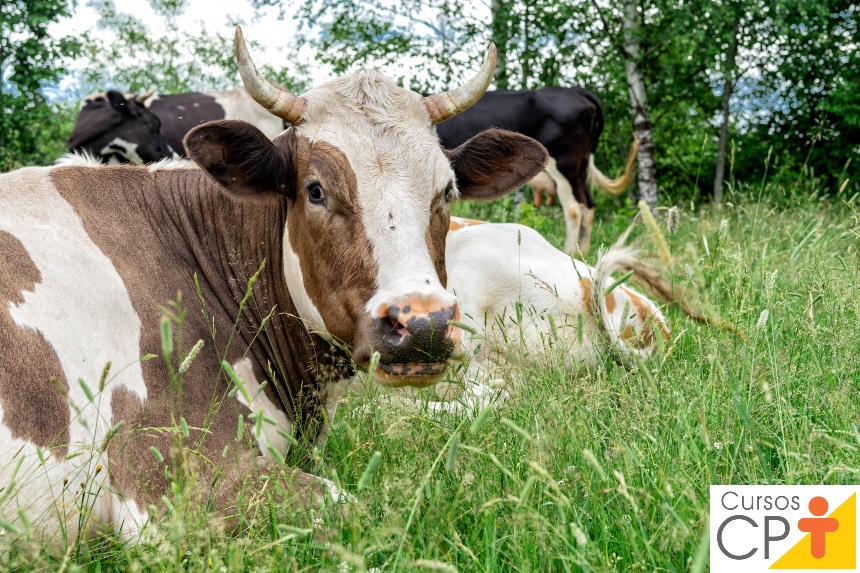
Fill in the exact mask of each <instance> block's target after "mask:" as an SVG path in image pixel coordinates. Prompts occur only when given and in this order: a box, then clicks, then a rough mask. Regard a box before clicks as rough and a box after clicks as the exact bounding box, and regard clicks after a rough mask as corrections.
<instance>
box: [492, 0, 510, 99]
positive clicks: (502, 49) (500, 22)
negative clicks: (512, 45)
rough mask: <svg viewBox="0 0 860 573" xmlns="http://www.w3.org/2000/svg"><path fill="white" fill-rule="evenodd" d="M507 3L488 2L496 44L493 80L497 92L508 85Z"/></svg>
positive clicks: (501, 0)
mask: <svg viewBox="0 0 860 573" xmlns="http://www.w3.org/2000/svg"><path fill="white" fill-rule="evenodd" d="M508 2H509V0H492V2H490V13H491V14H492V19H493V20H492V22H491V24H490V26H491V27H492V34H493V43H494V44H496V72H495V74H494V78H495V80H496V89H497V90H506V89H508V85H509V75H508V38H509V37H510V33H509V23H508V21H509V17H508V12H509V8H508Z"/></svg>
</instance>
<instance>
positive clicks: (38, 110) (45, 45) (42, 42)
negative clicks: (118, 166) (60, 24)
mask: <svg viewBox="0 0 860 573" xmlns="http://www.w3.org/2000/svg"><path fill="white" fill-rule="evenodd" d="M67 16H69V3H68V2H64V1H47V0H43V1H40V2H23V1H14V0H13V1H11V2H3V3H0V78H2V86H0V169H2V170H3V171H7V170H9V169H14V168H17V167H21V166H23V165H32V164H45V163H50V162H51V161H53V160H54V159H55V158H56V157H57V156H58V155H59V154H60V153H62V152H64V151H65V139H64V138H63V136H62V135H61V133H64V132H65V129H66V124H67V123H68V121H69V115H70V114H69V113H67V110H64V109H62V108H61V107H60V106H56V105H50V104H49V103H48V102H47V101H46V99H45V96H44V95H43V93H42V88H43V87H44V86H46V85H47V84H50V83H53V82H56V81H57V80H58V79H59V77H60V75H61V74H62V73H63V72H64V71H65V68H64V64H65V62H66V61H67V60H68V58H70V57H72V56H74V55H75V54H77V53H78V51H79V49H80V43H79V41H78V40H76V39H74V38H68V37H65V38H54V37H52V36H50V34H49V33H48V27H49V25H50V24H51V23H53V22H57V21H59V20H60V19H62V18H65V17H67Z"/></svg>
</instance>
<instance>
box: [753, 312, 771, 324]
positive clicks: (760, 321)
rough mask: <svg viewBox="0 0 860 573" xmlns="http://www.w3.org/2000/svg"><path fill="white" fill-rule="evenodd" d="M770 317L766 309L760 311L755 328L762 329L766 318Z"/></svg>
mask: <svg viewBox="0 0 860 573" xmlns="http://www.w3.org/2000/svg"><path fill="white" fill-rule="evenodd" d="M768 316H770V311H769V310H768V309H764V310H763V311H761V314H760V315H758V322H757V323H756V327H757V328H764V327H765V326H766V325H767V317H768Z"/></svg>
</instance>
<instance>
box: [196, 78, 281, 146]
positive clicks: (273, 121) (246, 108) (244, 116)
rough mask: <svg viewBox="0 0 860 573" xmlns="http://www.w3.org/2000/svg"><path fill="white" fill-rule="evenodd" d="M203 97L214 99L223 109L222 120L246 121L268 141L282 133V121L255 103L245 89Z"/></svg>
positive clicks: (209, 94) (209, 93)
mask: <svg viewBox="0 0 860 573" xmlns="http://www.w3.org/2000/svg"><path fill="white" fill-rule="evenodd" d="M204 95H208V96H210V97H213V98H215V103H217V104H218V105H220V106H221V107H222V108H223V109H224V119H241V120H243V121H247V122H248V123H250V124H252V125H254V126H256V127H257V129H259V130H260V131H262V132H263V133H264V134H265V135H266V137H268V138H269V139H274V138H276V137H277V136H279V135H280V134H281V133H283V132H284V120H282V119H281V118H278V117H275V116H273V115H272V114H271V113H269V112H268V110H266V108H264V107H263V106H261V105H260V104H258V103H257V102H255V101H254V100H253V98H251V96H250V95H248V92H247V91H246V90H245V88H236V89H234V90H228V91H224V92H205V93H204Z"/></svg>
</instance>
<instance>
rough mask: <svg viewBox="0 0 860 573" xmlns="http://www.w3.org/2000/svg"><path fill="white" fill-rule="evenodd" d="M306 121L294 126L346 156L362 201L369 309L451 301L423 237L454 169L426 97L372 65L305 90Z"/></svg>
mask: <svg viewBox="0 0 860 573" xmlns="http://www.w3.org/2000/svg"><path fill="white" fill-rule="evenodd" d="M304 97H305V98H306V100H307V105H306V108H305V112H304V117H305V119H306V121H305V122H304V123H302V124H301V125H299V126H298V127H297V128H296V129H297V132H298V133H299V134H300V135H304V136H306V137H308V138H309V139H310V140H311V141H325V142H327V143H329V144H331V145H333V146H334V147H336V148H337V149H339V150H340V151H341V152H342V153H343V154H344V155H345V156H346V158H347V160H348V161H349V164H350V166H351V167H352V169H353V171H354V172H355V176H356V179H357V183H358V204H359V207H360V210H361V216H362V223H363V226H364V230H365V233H366V235H367V238H368V240H369V241H370V245H371V247H372V250H373V259H374V261H375V262H376V264H377V266H378V269H379V270H378V274H377V279H376V283H377V290H376V293H375V294H374V296H373V297H371V299H370V300H369V301H368V303H367V306H366V310H367V311H368V312H369V313H370V314H372V315H374V316H378V315H379V313H380V310H381V309H384V307H385V306H387V305H391V304H403V303H404V302H410V303H411V302H418V303H420V302H427V303H432V305H433V306H452V305H453V304H454V303H455V301H456V299H455V297H454V296H452V295H451V294H450V293H447V292H446V291H445V289H444V288H443V287H442V285H441V284H440V282H439V278H438V276H437V275H436V270H435V267H434V265H433V261H432V259H431V257H430V253H429V250H428V247H427V242H426V233H427V228H428V225H429V220H430V207H431V204H432V201H433V200H434V198H435V197H437V196H438V194H439V193H442V192H443V190H444V189H445V186H446V185H447V184H448V182H449V181H451V179H452V178H453V176H454V173H453V171H452V169H451V166H450V164H449V162H448V159H447V157H446V156H445V154H444V153H443V152H442V149H441V147H440V146H439V140H438V138H437V136H436V132H435V128H434V127H433V126H432V125H431V123H430V116H429V115H428V112H427V109H426V108H425V107H424V104H423V102H422V99H421V96H420V95H419V94H416V93H414V92H411V91H409V90H406V89H403V88H401V87H398V86H397V85H396V84H394V82H392V81H391V80H389V79H388V78H385V77H384V76H382V75H380V74H379V73H377V72H375V71H370V72H365V73H362V74H352V75H349V76H345V77H342V78H338V79H336V80H333V81H331V82H328V83H326V84H323V85H322V86H319V87H317V88H315V89H313V90H311V91H310V92H308V93H307V94H305V96H304Z"/></svg>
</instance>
